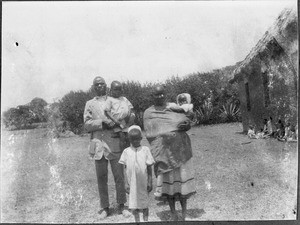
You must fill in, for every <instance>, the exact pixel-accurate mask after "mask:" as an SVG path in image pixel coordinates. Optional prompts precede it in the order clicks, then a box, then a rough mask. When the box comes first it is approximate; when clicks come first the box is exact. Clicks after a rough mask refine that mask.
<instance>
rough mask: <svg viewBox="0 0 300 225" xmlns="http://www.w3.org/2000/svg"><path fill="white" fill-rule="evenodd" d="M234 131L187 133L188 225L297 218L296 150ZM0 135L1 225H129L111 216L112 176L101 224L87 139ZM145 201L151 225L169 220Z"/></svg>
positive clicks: (41, 133) (233, 127)
mask: <svg viewBox="0 0 300 225" xmlns="http://www.w3.org/2000/svg"><path fill="white" fill-rule="evenodd" d="M240 131H242V125H241V124H240V123H231V124H221V125H212V126H200V127H194V128H192V129H191V130H190V131H189V132H188V133H189V135H190V137H191V140H192V146H193V154H194V156H193V162H194V168H195V178H196V185H197V194H196V195H195V196H193V197H192V198H191V199H190V200H189V201H188V218H187V220H199V221H207V220H214V221H216V220H270V219H272V220H287V219H288V220H294V219H296V213H297V212H296V202H297V175H298V174H297V171H298V169H297V166H298V152H297V143H283V142H279V141H277V140H275V139H267V140H265V139H261V140H250V139H248V138H247V136H245V135H243V134H241V133H239V132H240ZM1 136H2V139H1V145H2V146H1V222H2V223H3V222H18V223H20V222H23V223H24V222H26V223H35V222H43V223H51V222H55V223H69V222H70V223H94V222H97V223H109V222H120V221H122V223H124V222H133V221H134V219H133V217H130V218H128V219H125V218H123V217H122V215H117V214H116V211H115V207H116V202H115V187H114V182H113V179H112V176H111V172H110V171H109V173H110V176H109V190H110V200H111V208H112V211H113V214H112V215H111V216H109V217H108V218H106V219H105V220H102V221H101V220H99V215H98V214H97V212H98V210H99V209H100V208H99V207H100V204H99V195H98V191H97V182H96V175H95V166H94V163H93V161H91V160H89V158H88V154H87V152H88V148H87V146H88V142H89V137H88V136H74V137H69V138H60V139H53V138H51V136H49V133H48V130H47V129H34V130H20V131H5V130H2V133H1ZM143 143H144V144H147V142H146V140H145V139H144V140H143ZM155 181H156V180H155V179H154V182H153V184H154V187H155ZM150 197H151V198H150V199H151V200H150V207H149V208H150V216H149V221H166V220H168V219H169V218H170V215H169V207H168V205H166V204H164V203H163V202H158V201H156V200H154V196H153V191H152V192H151V193H150ZM176 207H177V208H178V210H179V209H180V205H179V203H178V205H176Z"/></svg>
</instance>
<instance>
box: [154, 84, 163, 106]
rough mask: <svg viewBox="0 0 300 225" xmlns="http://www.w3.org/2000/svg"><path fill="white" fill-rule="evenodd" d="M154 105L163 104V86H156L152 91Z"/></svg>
mask: <svg viewBox="0 0 300 225" xmlns="http://www.w3.org/2000/svg"><path fill="white" fill-rule="evenodd" d="M153 98H154V102H155V105H159V106H161V105H163V104H164V102H165V90H164V87H163V86H157V87H155V89H154V92H153Z"/></svg>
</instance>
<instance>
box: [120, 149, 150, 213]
mask: <svg viewBox="0 0 300 225" xmlns="http://www.w3.org/2000/svg"><path fill="white" fill-rule="evenodd" d="M119 163H121V164H124V165H126V176H127V179H128V183H129V186H130V192H129V208H130V209H146V208H148V191H147V178H148V175H147V166H149V165H152V164H154V159H153V157H152V155H151V152H150V149H149V148H148V147H147V146H140V147H138V148H134V147H132V146H130V147H128V148H126V149H125V150H124V151H123V153H122V155H121V158H120V160H119Z"/></svg>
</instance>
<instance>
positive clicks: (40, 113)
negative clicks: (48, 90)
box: [29, 97, 48, 123]
mask: <svg viewBox="0 0 300 225" xmlns="http://www.w3.org/2000/svg"><path fill="white" fill-rule="evenodd" d="M47 105H48V104H47V102H46V101H45V100H44V99H42V98H38V97H36V98H34V99H32V100H31V102H30V103H29V106H30V109H31V111H32V113H33V115H34V117H33V122H35V123H40V122H46V121H47V112H46V109H45V106H47Z"/></svg>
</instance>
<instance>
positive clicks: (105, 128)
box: [84, 76, 130, 219]
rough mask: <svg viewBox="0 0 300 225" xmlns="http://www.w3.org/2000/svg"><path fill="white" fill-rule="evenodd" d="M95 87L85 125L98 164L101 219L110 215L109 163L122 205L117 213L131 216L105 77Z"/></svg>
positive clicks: (93, 156) (97, 79) (85, 113)
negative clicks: (109, 117)
mask: <svg viewBox="0 0 300 225" xmlns="http://www.w3.org/2000/svg"><path fill="white" fill-rule="evenodd" d="M93 89H94V90H95V92H96V97H94V98H93V99H91V100H89V101H87V103H86V105H85V109H84V127H85V129H86V130H87V131H88V132H90V133H91V143H90V156H91V157H92V158H93V159H94V160H95V165H96V175H97V182H98V190H99V195H100V205H101V208H102V210H100V211H99V214H100V218H101V219H104V218H106V217H107V216H108V215H109V195H108V186H107V182H108V162H109V163H110V166H111V170H112V174H113V176H114V180H115V185H116V193H117V203H118V204H119V206H118V212H119V214H123V215H124V216H125V217H128V216H130V213H129V211H128V210H125V209H124V203H125V202H126V192H125V184H124V173H123V167H122V165H121V164H119V163H118V161H119V159H120V156H121V154H122V151H121V150H120V148H119V143H118V141H116V139H115V138H112V137H111V130H110V129H111V128H112V127H113V125H114V123H113V122H112V121H111V120H110V119H108V118H107V117H106V116H105V109H106V101H107V100H109V98H110V97H109V96H107V95H106V83H105V80H104V79H103V78H102V77H99V76H98V77H95V79H94V81H93ZM91 148H92V149H91Z"/></svg>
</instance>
